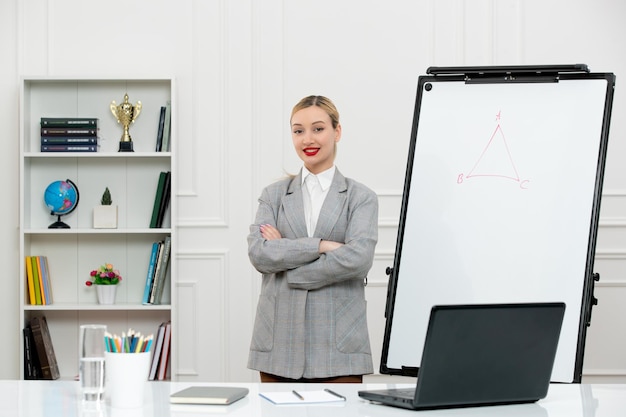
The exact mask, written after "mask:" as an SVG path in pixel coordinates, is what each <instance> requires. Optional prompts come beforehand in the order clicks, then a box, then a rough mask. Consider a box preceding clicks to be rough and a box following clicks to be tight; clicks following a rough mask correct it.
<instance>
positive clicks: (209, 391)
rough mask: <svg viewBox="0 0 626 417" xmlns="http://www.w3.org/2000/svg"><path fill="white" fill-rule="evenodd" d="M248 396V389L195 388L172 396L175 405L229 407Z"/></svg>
mask: <svg viewBox="0 0 626 417" xmlns="http://www.w3.org/2000/svg"><path fill="white" fill-rule="evenodd" d="M246 395H248V388H242V387H201V386H193V387H188V388H185V389H183V390H181V391H178V392H175V393H173V394H171V395H170V402H171V403H173V404H211V405H229V404H232V403H234V402H235V401H238V400H240V399H242V398H243V397H245V396H246Z"/></svg>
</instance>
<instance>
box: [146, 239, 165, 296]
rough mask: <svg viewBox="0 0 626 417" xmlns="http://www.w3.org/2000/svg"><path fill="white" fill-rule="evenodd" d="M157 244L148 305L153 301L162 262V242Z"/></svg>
mask: <svg viewBox="0 0 626 417" xmlns="http://www.w3.org/2000/svg"><path fill="white" fill-rule="evenodd" d="M158 243H159V252H158V253H157V258H156V262H155V263H154V275H153V276H152V286H151V287H150V296H149V297H148V304H153V301H154V290H155V288H156V285H157V281H158V279H159V274H160V271H161V262H162V258H163V248H164V241H161V242H158Z"/></svg>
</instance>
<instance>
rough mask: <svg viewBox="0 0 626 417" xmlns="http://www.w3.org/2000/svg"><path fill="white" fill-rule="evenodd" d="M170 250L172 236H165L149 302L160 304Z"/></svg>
mask: <svg viewBox="0 0 626 417" xmlns="http://www.w3.org/2000/svg"><path fill="white" fill-rule="evenodd" d="M171 250H172V237H171V236H166V237H165V240H164V241H163V256H162V257H161V262H160V263H161V267H160V268H159V273H158V276H156V277H155V280H154V283H153V287H154V289H153V291H152V294H153V296H151V298H150V302H151V304H161V298H162V297H163V288H165V280H166V279H167V268H168V266H169V264H170V252H171Z"/></svg>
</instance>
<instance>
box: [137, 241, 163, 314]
mask: <svg viewBox="0 0 626 417" xmlns="http://www.w3.org/2000/svg"><path fill="white" fill-rule="evenodd" d="M158 254H159V242H154V243H153V244H152V251H151V252H150V260H149V262H148V272H147V274H146V285H145V286H144V290H143V298H142V300H141V304H149V303H150V292H151V291H152V280H153V279H154V268H155V265H156V260H157V256H158Z"/></svg>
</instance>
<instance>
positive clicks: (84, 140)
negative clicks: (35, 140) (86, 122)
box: [41, 136, 98, 145]
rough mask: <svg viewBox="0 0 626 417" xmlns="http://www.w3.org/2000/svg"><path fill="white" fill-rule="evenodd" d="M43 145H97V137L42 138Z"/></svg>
mask: <svg viewBox="0 0 626 417" xmlns="http://www.w3.org/2000/svg"><path fill="white" fill-rule="evenodd" d="M41 144H42V145H97V144H98V137H97V136H76V137H72V136H51V137H43V136H42V137H41Z"/></svg>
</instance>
